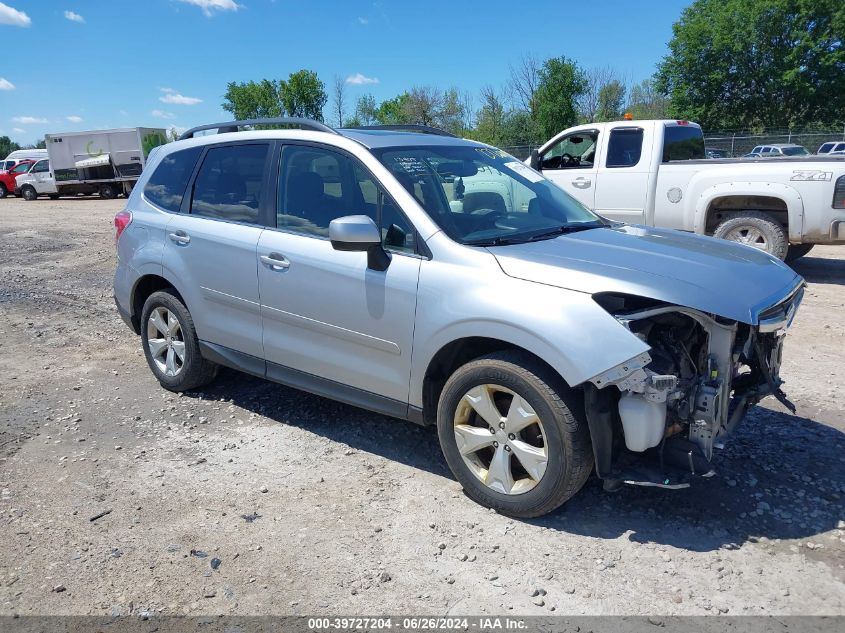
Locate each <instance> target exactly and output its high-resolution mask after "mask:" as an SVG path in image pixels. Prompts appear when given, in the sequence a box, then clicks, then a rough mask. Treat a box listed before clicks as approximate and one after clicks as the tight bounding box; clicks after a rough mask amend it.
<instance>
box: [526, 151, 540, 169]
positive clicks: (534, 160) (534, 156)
mask: <svg viewBox="0 0 845 633" xmlns="http://www.w3.org/2000/svg"><path fill="white" fill-rule="evenodd" d="M529 164H530V165H531V168H532V169H536V170H537V171H543V165H542V164H540V152H538V151H537V150H536V149H532V150H531V160H530V161H529Z"/></svg>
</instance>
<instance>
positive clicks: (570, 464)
mask: <svg viewBox="0 0 845 633" xmlns="http://www.w3.org/2000/svg"><path fill="white" fill-rule="evenodd" d="M517 398H519V400H517ZM485 402H489V403H492V408H485V406H484V403H485ZM476 407H478V408H476ZM479 410H481V411H483V412H484V413H485V415H484V416H482V414H481V413H480V412H479ZM521 425H524V426H521ZM437 433H438V436H439V438H440V446H441V448H442V450H443V454H444V456H445V457H446V462H447V463H448V464H449V468H450V469H451V470H452V473H453V474H454V475H455V477H456V478H457V480H458V481H459V482H460V483H461V485H462V486H463V488H464V490H465V491H466V494H467V495H468V496H469V497H470V498H471V499H473V500H474V501H476V502H477V503H479V504H481V505H483V506H486V507H489V508H494V509H495V510H496V511H497V512H499V513H501V514H506V515H508V516H513V517H519V518H531V517H537V516H541V515H543V514H547V513H549V512H551V511H552V510H555V509H556V508H558V507H559V506H560V505H561V504H563V503H564V502H565V501H567V500H568V499H569V498H571V497H572V496H573V495H575V493H577V492H578V491H579V490H580V489H581V487H582V486H583V485H584V483H585V482H586V481H587V478H588V477H589V475H590V472H591V471H592V468H593V451H592V446H591V443H590V436H589V431H588V428H587V423H586V420H585V417H584V405H583V399H582V397H581V395H580V392H577V391H574V390H572V389H570V388H569V387H567V386H566V384H565V383H564V382H563V380H562V379H561V378H560V376H558V375H557V374H556V373H555V372H553V371H552V370H551V369H550V368H549V367H548V366H546V365H545V364H543V363H542V362H540V361H539V360H537V359H536V358H534V357H533V356H531V355H529V354H527V353H524V352H518V351H505V352H497V353H494V354H489V355H486V356H482V357H480V358H478V359H476V360H473V361H471V362H469V363H467V364H466V365H464V366H462V367H460V368H459V369H458V370H456V371H455V373H454V374H452V376H451V377H450V378H449V380H448V381H447V382H446V385H445V386H444V388H443V392H442V394H441V396H440V402H439V405H438V410H437ZM459 444H460V446H459ZM503 474H504V476H502V475H503Z"/></svg>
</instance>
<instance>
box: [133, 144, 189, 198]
mask: <svg viewBox="0 0 845 633" xmlns="http://www.w3.org/2000/svg"><path fill="white" fill-rule="evenodd" d="M201 151H202V147H191V148H190V149H183V150H181V151H179V152H173V153H172V154H168V155H167V156H165V157H164V159H163V160H162V161H161V162H160V163H159V165H158V167H156V170H155V171H154V172H153V175H152V176H150V179H149V180H148V181H147V184H146V186H145V187H144V197H145V198H147V200H149V201H150V202H152V203H153V204H155V205H157V206H159V207H161V208H162V209H164V210H165V211H170V212H172V213H178V212H179V208H180V207H181V206H182V198H183V197H184V195H185V189H186V188H187V186H188V180H189V179H190V177H191V174H192V173H193V171H194V165H196V163H197V158H199V155H200V152H201Z"/></svg>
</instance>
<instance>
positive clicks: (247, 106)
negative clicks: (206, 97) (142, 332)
mask: <svg viewBox="0 0 845 633" xmlns="http://www.w3.org/2000/svg"><path fill="white" fill-rule="evenodd" d="M222 106H223V109H224V110H226V111H227V112H231V113H232V116H233V117H234V118H235V119H236V120H239V121H242V120H244V119H264V118H272V117H279V116H282V114H284V106H283V105H282V99H281V95H280V94H279V83H278V82H277V81H274V80H272V79H262V80H261V81H258V82H256V81H247V82H244V83H235V82H234V81H233V82H229V83H228V84H227V85H226V94H224V95H223V104H222Z"/></svg>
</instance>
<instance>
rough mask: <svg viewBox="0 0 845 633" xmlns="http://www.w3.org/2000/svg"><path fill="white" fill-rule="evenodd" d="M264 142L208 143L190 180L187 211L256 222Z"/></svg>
mask: <svg viewBox="0 0 845 633" xmlns="http://www.w3.org/2000/svg"><path fill="white" fill-rule="evenodd" d="M269 149H270V145H268V144H263V143H262V144H250V145H224V146H221V147H212V148H211V149H209V150H208V153H206V155H205V159H204V160H203V162H202V167H200V170H199V172H198V173H197V179H196V181H195V182H194V187H193V189H194V194H193V199H192V200H191V213H192V214H193V215H200V216H202V217H205V218H214V219H217V220H228V221H230V222H248V223H252V224H255V223H257V222H258V208H259V202H260V200H261V189H262V183H263V181H264V165H265V162H266V160H267V152H268V150H269Z"/></svg>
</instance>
